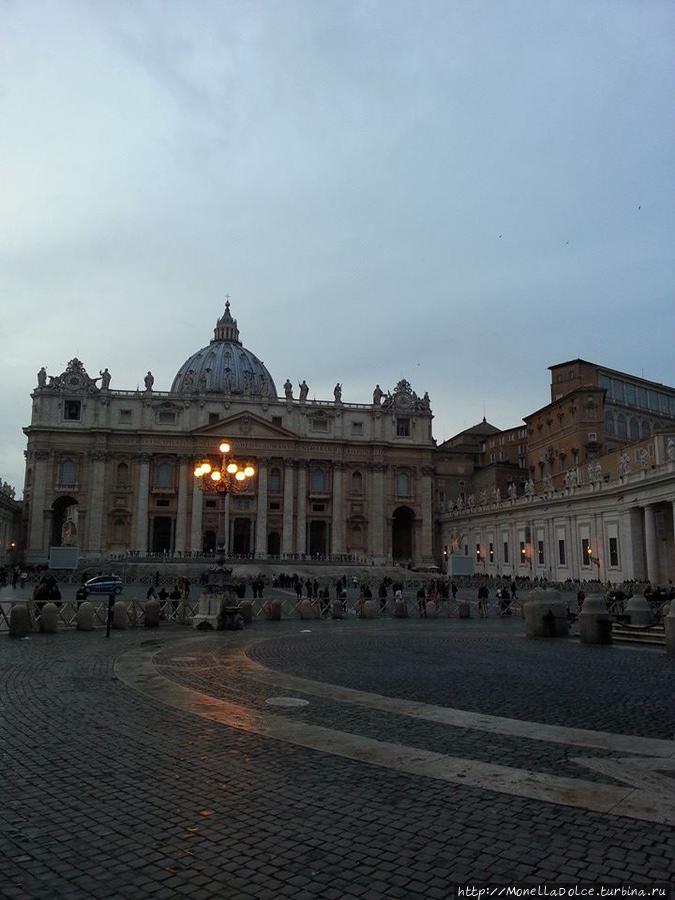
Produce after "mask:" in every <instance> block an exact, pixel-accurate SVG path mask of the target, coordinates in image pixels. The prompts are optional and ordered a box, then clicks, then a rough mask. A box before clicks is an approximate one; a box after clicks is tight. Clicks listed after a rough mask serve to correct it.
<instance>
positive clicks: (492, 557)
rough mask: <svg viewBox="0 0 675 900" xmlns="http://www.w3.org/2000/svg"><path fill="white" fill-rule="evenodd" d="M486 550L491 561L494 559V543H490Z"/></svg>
mask: <svg viewBox="0 0 675 900" xmlns="http://www.w3.org/2000/svg"><path fill="white" fill-rule="evenodd" d="M488 552H489V554H490V562H491V563H493V562H494V561H495V545H494V544H490V548H489V550H488Z"/></svg>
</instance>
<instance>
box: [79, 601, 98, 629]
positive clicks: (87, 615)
mask: <svg viewBox="0 0 675 900" xmlns="http://www.w3.org/2000/svg"><path fill="white" fill-rule="evenodd" d="M77 630H78V631H93V630H94V607H93V606H92V605H91V603H90V602H89V601H88V600H85V601H84V602H83V603H80V608H79V609H78V611H77Z"/></svg>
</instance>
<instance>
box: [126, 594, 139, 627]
mask: <svg viewBox="0 0 675 900" xmlns="http://www.w3.org/2000/svg"><path fill="white" fill-rule="evenodd" d="M127 614H128V616H129V624H130V625H131V627H132V628H135V627H136V626H137V625H138V610H137V609H136V602H135V601H134V600H132V601H131V603H130V604H129V606H128V607H127Z"/></svg>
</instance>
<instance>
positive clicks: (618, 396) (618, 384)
mask: <svg viewBox="0 0 675 900" xmlns="http://www.w3.org/2000/svg"><path fill="white" fill-rule="evenodd" d="M612 397H613V398H614V400H618V401H619V403H623V402H624V391H623V381H619V380H618V379H617V378H612Z"/></svg>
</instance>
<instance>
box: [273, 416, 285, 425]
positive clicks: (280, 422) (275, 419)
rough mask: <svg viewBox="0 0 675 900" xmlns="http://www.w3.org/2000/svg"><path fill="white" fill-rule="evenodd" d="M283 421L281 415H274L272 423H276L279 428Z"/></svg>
mask: <svg viewBox="0 0 675 900" xmlns="http://www.w3.org/2000/svg"><path fill="white" fill-rule="evenodd" d="M282 421H283V420H282V418H281V416H272V425H276V426H278V427H279V428H281V425H282Z"/></svg>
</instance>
